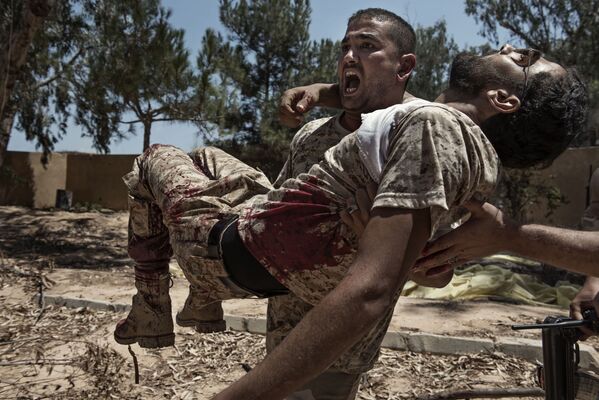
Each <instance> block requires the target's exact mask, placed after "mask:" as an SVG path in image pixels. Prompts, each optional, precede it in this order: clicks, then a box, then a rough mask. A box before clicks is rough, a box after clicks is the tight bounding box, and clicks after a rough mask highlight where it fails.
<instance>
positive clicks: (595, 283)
mask: <svg viewBox="0 0 599 400" xmlns="http://www.w3.org/2000/svg"><path fill="white" fill-rule="evenodd" d="M589 308H594V309H595V312H596V313H597V315H599V278H596V277H592V276H589V277H588V278H587V280H586V281H585V283H584V285H583V286H582V289H580V292H578V294H577V295H576V297H574V299H572V302H571V303H570V317H571V318H574V319H582V313H583V311H584V310H587V309H589ZM580 330H581V331H582V333H583V334H584V336H583V337H582V340H585V339H586V338H588V337H589V336H592V335H596V334H597V333H596V332H593V331H592V330H590V329H588V328H584V327H583V328H580Z"/></svg>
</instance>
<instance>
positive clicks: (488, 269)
mask: <svg viewBox="0 0 599 400" xmlns="http://www.w3.org/2000/svg"><path fill="white" fill-rule="evenodd" d="M502 258H503V259H505V258H508V259H509V261H511V262H519V263H521V264H528V265H530V263H531V262H530V261H528V260H523V259H519V258H517V257H508V256H501V257H497V258H494V260H497V264H496V265H493V264H490V265H489V264H487V265H484V266H483V265H480V264H474V265H471V266H468V267H466V268H464V269H463V270H460V271H456V273H455V274H454V277H453V279H452V280H451V282H450V283H449V284H448V285H447V286H445V287H444V288H441V289H435V288H428V287H422V286H418V285H417V284H415V283H414V282H412V281H409V282H408V283H407V284H406V286H405V287H404V290H403V292H402V295H403V296H408V297H416V298H426V299H438V300H441V299H444V300H468V299H475V298H478V297H488V296H496V297H504V298H508V299H513V300H516V301H519V302H523V303H527V304H553V305H558V306H561V307H568V305H569V304H570V301H571V300H572V299H573V298H574V296H576V294H577V293H578V291H579V290H580V286H579V285H575V284H572V283H570V282H566V281H560V282H558V283H557V284H556V286H555V287H552V286H549V285H547V284H545V283H542V282H540V281H539V280H537V279H536V278H535V277H534V276H531V275H523V274H519V273H515V272H512V271H510V270H508V269H505V268H502V267H501V259H502Z"/></svg>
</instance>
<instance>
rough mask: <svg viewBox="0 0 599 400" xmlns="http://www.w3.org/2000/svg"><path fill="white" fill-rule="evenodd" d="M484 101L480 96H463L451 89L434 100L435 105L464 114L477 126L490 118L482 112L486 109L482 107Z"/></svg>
mask: <svg viewBox="0 0 599 400" xmlns="http://www.w3.org/2000/svg"><path fill="white" fill-rule="evenodd" d="M484 101H485V100H484V99H482V98H481V97H480V96H478V97H471V96H464V95H463V94H462V93H460V92H457V91H455V90H451V89H447V90H445V91H443V92H442V93H441V94H440V95H439V97H437V98H436V99H435V103H442V104H445V105H447V106H449V107H452V108H455V109H456V110H458V111H460V112H462V113H464V114H466V115H467V116H468V117H469V118H470V119H471V120H472V122H474V123H475V124H477V125H479V126H480V124H481V123H483V122H484V121H485V120H486V119H487V118H489V117H490V116H491V115H487V114H488V113H485V112H484V110H485V109H486V107H484V106H485V104H484Z"/></svg>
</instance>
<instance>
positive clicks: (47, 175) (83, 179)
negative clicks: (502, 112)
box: [0, 147, 599, 227]
mask: <svg viewBox="0 0 599 400" xmlns="http://www.w3.org/2000/svg"><path fill="white" fill-rule="evenodd" d="M136 156H137V155H99V154H82V153H66V154H65V153H54V154H52V158H51V160H50V164H49V165H48V168H47V169H44V168H43V167H42V166H41V164H40V162H39V159H40V153H23V152H8V155H7V161H6V163H7V165H8V166H10V167H11V168H12V169H13V170H14V173H15V175H16V176H17V177H18V178H17V180H19V181H22V182H21V183H18V182H17V183H15V180H14V179H13V180H10V179H8V180H7V179H6V178H3V177H0V204H3V205H6V204H15V205H23V206H28V207H37V208H44V207H53V206H54V203H55V198H56V190H57V189H66V190H70V191H72V192H73V204H76V203H92V204H98V205H101V206H102V207H106V208H112V209H116V210H124V209H126V208H127V194H126V191H125V186H124V184H123V182H122V179H121V178H122V176H123V175H124V174H126V173H127V172H129V171H130V169H131V166H132V165H133V160H134V158H135V157H136ZM598 167H599V147H587V148H578V149H569V150H568V151H566V152H565V153H564V154H563V155H561V156H560V157H559V158H558V159H557V160H556V161H555V162H554V164H553V165H552V166H551V167H550V168H548V169H546V170H544V171H541V172H540V173H539V177H540V178H539V179H541V180H542V181H543V182H544V183H545V184H548V185H555V186H557V187H558V188H559V189H560V190H561V192H562V193H563V194H564V195H565V196H566V198H567V199H568V204H565V205H562V206H561V207H560V208H558V209H557V210H556V211H555V212H554V215H553V216H552V217H551V221H550V222H551V223H555V224H558V225H561V226H567V227H576V226H577V225H578V222H579V221H580V217H581V215H582V212H583V211H584V209H585V207H586V205H587V189H588V181H589V178H590V173H591V172H592V170H593V169H594V168H598ZM545 214H546V210H545V208H544V207H537V208H536V209H535V210H533V213H532V214H531V219H532V220H533V221H536V222H540V223H547V222H548V221H547V219H546V218H545V217H544V215H545Z"/></svg>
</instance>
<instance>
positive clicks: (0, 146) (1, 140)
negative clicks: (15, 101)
mask: <svg viewBox="0 0 599 400" xmlns="http://www.w3.org/2000/svg"><path fill="white" fill-rule="evenodd" d="M14 120H15V108H14V107H6V108H5V111H4V114H3V115H2V119H0V168H2V166H3V165H4V159H5V157H6V150H7V149H8V140H9V139H10V132H11V131H12V125H13V122H14Z"/></svg>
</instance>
